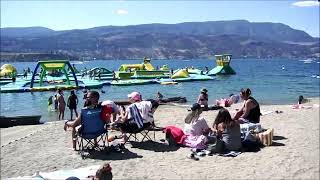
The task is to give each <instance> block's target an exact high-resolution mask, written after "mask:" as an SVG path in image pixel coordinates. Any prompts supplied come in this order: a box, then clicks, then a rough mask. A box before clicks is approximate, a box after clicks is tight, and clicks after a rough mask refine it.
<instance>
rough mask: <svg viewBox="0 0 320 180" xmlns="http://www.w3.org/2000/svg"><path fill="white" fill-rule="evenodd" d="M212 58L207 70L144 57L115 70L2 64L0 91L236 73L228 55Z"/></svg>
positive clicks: (53, 63) (168, 81) (60, 63)
mask: <svg viewBox="0 0 320 180" xmlns="http://www.w3.org/2000/svg"><path fill="white" fill-rule="evenodd" d="M215 58H216V67H214V68H213V69H211V70H208V69H207V70H206V71H203V70H200V69H196V68H193V67H192V68H181V69H176V70H173V69H170V68H169V66H168V65H163V66H162V67H161V68H159V69H156V68H154V67H153V65H152V64H151V59H150V58H147V57H145V58H144V59H143V62H142V63H141V64H122V65H121V66H120V67H119V69H118V70H116V71H113V70H108V69H107V68H105V67H95V68H92V69H86V68H85V69H83V70H81V71H79V70H78V69H76V67H75V66H74V65H71V63H70V62H69V61H68V60H43V61H38V63H37V65H36V67H35V68H34V70H33V71H31V70H30V69H29V68H28V70H24V72H23V74H18V72H17V70H16V68H15V67H14V66H12V65H11V64H4V65H2V67H1V71H0V90H1V93H10V92H35V91H55V90H57V89H62V90H66V89H83V88H87V89H92V88H101V87H102V86H105V85H112V86H129V85H144V84H161V85H174V84H178V83H179V82H188V81H208V80H213V79H214V77H213V76H215V75H225V74H235V71H234V70H233V69H232V68H231V66H230V61H231V55H230V54H222V55H215Z"/></svg>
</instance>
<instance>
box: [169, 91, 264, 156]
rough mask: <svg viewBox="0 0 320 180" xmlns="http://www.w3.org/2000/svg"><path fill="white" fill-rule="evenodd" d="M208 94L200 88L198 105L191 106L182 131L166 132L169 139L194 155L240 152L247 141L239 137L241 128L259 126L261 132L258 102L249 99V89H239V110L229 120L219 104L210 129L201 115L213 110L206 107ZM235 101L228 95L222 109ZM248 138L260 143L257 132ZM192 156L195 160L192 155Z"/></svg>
mask: <svg viewBox="0 0 320 180" xmlns="http://www.w3.org/2000/svg"><path fill="white" fill-rule="evenodd" d="M207 92H208V91H207V90H206V89H201V92H200V95H199V97H198V100H197V103H195V104H193V105H192V107H191V112H189V113H188V115H187V116H186V118H185V126H184V129H183V130H179V128H177V127H174V126H173V127H172V126H170V127H169V130H168V129H166V132H169V137H170V136H171V137H172V139H174V143H177V144H180V145H184V146H187V147H190V148H192V149H193V150H194V152H197V151H201V150H206V153H208V154H212V153H223V152H230V151H241V149H242V144H243V143H242V142H243V141H244V140H245V138H246V137H243V136H242V130H241V126H244V125H245V124H246V125H250V127H256V128H257V127H258V128H257V129H258V130H259V131H257V132H261V126H260V124H259V122H260V115H261V113H260V106H259V103H258V102H257V101H256V100H255V99H254V98H253V97H252V96H251V90H250V89H241V90H240V96H239V97H240V98H241V99H242V100H244V104H243V106H242V108H241V109H239V110H238V111H237V112H236V113H235V115H234V116H233V117H232V116H231V114H230V113H229V111H228V110H227V109H226V108H224V107H222V106H219V104H218V103H217V104H215V105H214V107H215V108H216V109H219V112H218V114H217V116H216V118H215V120H214V122H213V124H212V126H211V127H209V125H208V124H207V121H206V120H205V119H204V118H203V117H202V116H201V114H202V112H203V111H206V110H211V109H212V108H210V106H209V105H208V94H207ZM235 100H236V97H235V95H231V96H230V97H229V98H228V99H227V100H226V101H227V102H228V105H227V106H226V104H227V103H224V106H225V107H228V106H230V105H231V104H233V103H235V102H237V101H238V100H236V101H235ZM224 101H225V100H224ZM217 102H218V101H217ZM218 107H219V108H218ZM172 132H174V133H172ZM250 135H252V136H254V137H253V138H254V142H255V143H256V142H258V141H261V140H260V139H259V135H258V133H257V134H256V135H254V134H250ZM167 136H168V135H167ZM247 136H248V135H247ZM251 140H252V139H251ZM171 142H172V140H171ZM251 142H253V141H251ZM192 157H193V158H194V155H193V156H192Z"/></svg>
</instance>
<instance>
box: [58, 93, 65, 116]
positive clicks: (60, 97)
mask: <svg viewBox="0 0 320 180" xmlns="http://www.w3.org/2000/svg"><path fill="white" fill-rule="evenodd" d="M57 99H58V110H59V120H61V119H64V110H65V109H66V102H65V101H64V97H63V92H62V90H61V89H59V90H58V95H57Z"/></svg>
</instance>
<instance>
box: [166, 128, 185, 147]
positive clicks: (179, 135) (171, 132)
mask: <svg viewBox="0 0 320 180" xmlns="http://www.w3.org/2000/svg"><path fill="white" fill-rule="evenodd" d="M163 131H164V133H166V139H167V141H168V142H169V145H182V144H183V142H184V140H185V138H186V135H185V134H184V132H183V131H182V129H180V128H178V127H175V126H167V127H165V128H164V130H163Z"/></svg>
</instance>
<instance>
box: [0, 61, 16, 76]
mask: <svg viewBox="0 0 320 180" xmlns="http://www.w3.org/2000/svg"><path fill="white" fill-rule="evenodd" d="M0 69H1V71H0V77H4V76H12V75H15V74H16V73H17V69H16V68H15V67H14V66H12V65H11V64H4V65H2V66H1V68H0Z"/></svg>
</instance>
